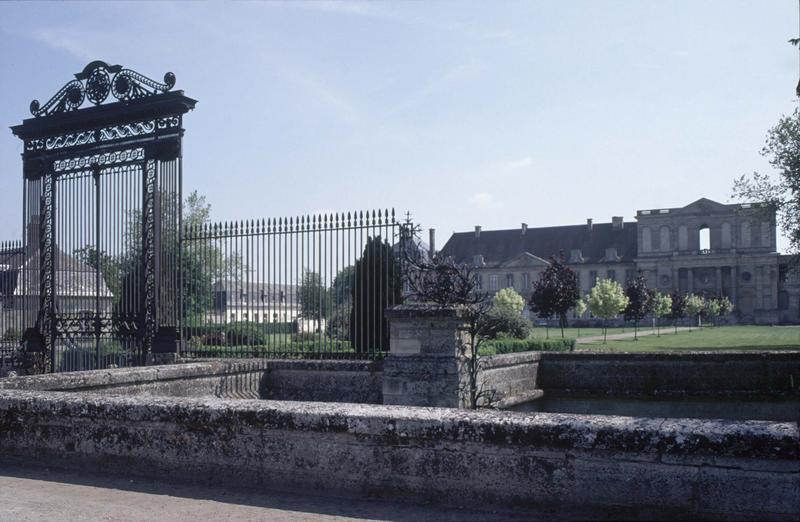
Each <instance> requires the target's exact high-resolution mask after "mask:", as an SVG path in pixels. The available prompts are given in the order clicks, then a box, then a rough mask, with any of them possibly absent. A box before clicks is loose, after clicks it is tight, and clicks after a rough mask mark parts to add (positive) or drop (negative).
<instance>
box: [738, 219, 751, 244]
mask: <svg viewBox="0 0 800 522" xmlns="http://www.w3.org/2000/svg"><path fill="white" fill-rule="evenodd" d="M740 244H741V246H742V247H744V248H749V247H750V223H748V222H746V221H745V222H744V223H742V237H741V243H740Z"/></svg>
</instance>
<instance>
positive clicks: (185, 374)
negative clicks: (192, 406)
mask: <svg viewBox="0 0 800 522" xmlns="http://www.w3.org/2000/svg"><path fill="white" fill-rule="evenodd" d="M381 369H382V364H381V362H380V361H304V360H263V359H253V360H249V359H248V360H214V361H203V362H193V363H182V364H172V365H164V366H145V367H137V368H115V369H108V370H95V371H85V372H68V373H58V374H47V375H34V376H27V377H15V378H6V379H0V389H18V390H41V391H47V390H49V391H95V392H100V391H102V392H103V393H104V394H105V395H126V396H133V395H146V396H167V397H220V398H228V399H259V398H268V399H281V400H306V401H323V402H330V401H334V402H363V403H371V404H380V403H381V387H382V383H381V379H382V374H381Z"/></svg>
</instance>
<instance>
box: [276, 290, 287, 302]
mask: <svg viewBox="0 0 800 522" xmlns="http://www.w3.org/2000/svg"><path fill="white" fill-rule="evenodd" d="M278 299H280V301H281V303H283V302H285V301H286V292H284V291H283V290H281V291H280V293H278Z"/></svg>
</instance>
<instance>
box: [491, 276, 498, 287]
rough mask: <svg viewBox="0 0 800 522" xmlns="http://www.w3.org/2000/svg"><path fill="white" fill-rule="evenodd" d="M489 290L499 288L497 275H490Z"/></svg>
mask: <svg viewBox="0 0 800 522" xmlns="http://www.w3.org/2000/svg"><path fill="white" fill-rule="evenodd" d="M489 290H497V276H496V275H490V276H489Z"/></svg>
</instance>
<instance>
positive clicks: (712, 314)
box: [705, 298, 720, 327]
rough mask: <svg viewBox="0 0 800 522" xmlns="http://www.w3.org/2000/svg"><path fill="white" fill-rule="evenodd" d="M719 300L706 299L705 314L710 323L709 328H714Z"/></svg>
mask: <svg viewBox="0 0 800 522" xmlns="http://www.w3.org/2000/svg"><path fill="white" fill-rule="evenodd" d="M719 310H720V306H719V300H718V299H716V298H713V299H706V306H705V314H706V317H708V319H709V320H710V321H711V326H712V327H713V326H716V322H717V317H719Z"/></svg>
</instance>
